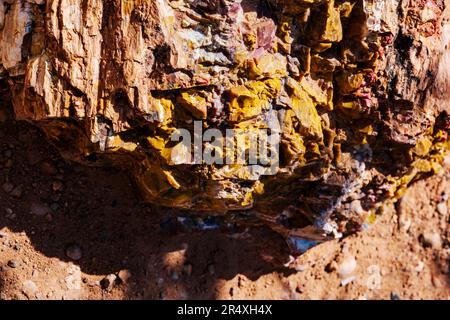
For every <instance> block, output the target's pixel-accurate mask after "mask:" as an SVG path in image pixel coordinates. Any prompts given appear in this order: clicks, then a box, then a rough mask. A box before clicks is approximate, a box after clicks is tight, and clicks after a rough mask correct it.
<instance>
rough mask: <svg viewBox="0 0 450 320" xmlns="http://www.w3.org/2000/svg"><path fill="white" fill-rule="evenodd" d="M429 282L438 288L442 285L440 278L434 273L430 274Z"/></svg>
mask: <svg viewBox="0 0 450 320" xmlns="http://www.w3.org/2000/svg"><path fill="white" fill-rule="evenodd" d="M431 283H432V284H433V286H434V287H435V288H440V287H441V286H442V282H441V280H440V279H439V277H438V276H436V275H432V276H431Z"/></svg>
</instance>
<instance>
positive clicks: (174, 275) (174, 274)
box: [170, 271, 180, 281]
mask: <svg viewBox="0 0 450 320" xmlns="http://www.w3.org/2000/svg"><path fill="white" fill-rule="evenodd" d="M170 277H171V278H172V280H173V281H178V279H180V276H179V274H178V272H176V271H173V272H172V273H171V275H170Z"/></svg>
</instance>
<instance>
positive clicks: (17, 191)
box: [11, 186, 23, 199]
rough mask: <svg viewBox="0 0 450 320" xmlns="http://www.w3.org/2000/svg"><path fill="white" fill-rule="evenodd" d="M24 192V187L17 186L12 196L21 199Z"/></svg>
mask: <svg viewBox="0 0 450 320" xmlns="http://www.w3.org/2000/svg"><path fill="white" fill-rule="evenodd" d="M22 192H23V191H22V187H20V186H17V187H15V188H14V189H13V190H12V191H11V196H12V197H14V198H16V199H19V198H20V197H21V196H22Z"/></svg>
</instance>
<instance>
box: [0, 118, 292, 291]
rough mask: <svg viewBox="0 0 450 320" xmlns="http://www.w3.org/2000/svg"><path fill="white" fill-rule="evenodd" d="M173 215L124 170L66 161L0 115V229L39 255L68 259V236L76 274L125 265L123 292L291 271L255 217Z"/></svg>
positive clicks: (280, 247) (28, 129)
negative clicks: (227, 219) (252, 222)
mask: <svg viewBox="0 0 450 320" xmlns="http://www.w3.org/2000/svg"><path fill="white" fill-rule="evenodd" d="M9 117H10V115H9ZM171 215H172V216H173V215H174V212H173V211H171V210H166V211H162V210H158V209H155V208H153V207H151V206H148V205H145V204H141V203H140V201H139V199H138V195H137V192H136V191H135V189H134V188H133V186H132V184H131V182H130V181H129V179H128V177H127V175H126V174H125V173H123V172H121V171H118V170H116V169H113V168H92V167H85V166H82V165H79V164H75V163H69V162H66V161H64V160H63V159H62V158H61V157H60V156H59V155H58V153H57V152H56V151H55V150H54V149H53V148H52V147H51V146H50V145H48V143H47V142H46V140H45V138H44V136H43V135H42V134H41V133H40V131H39V130H38V129H36V128H34V127H32V126H30V125H28V124H26V123H23V122H16V121H13V120H11V119H9V120H6V121H4V122H2V123H0V229H2V228H4V227H6V228H8V229H10V230H11V231H13V232H22V231H23V232H25V233H26V235H27V236H28V237H29V239H30V241H31V245H32V246H33V247H34V248H35V249H36V250H37V251H38V252H41V253H42V254H44V255H45V256H47V257H56V258H58V259H60V260H62V261H73V259H71V258H69V257H68V256H67V255H66V253H67V252H66V248H67V247H68V246H69V245H71V244H75V245H76V246H77V247H79V248H80V249H81V253H82V257H81V259H79V260H77V261H73V262H74V263H75V264H77V265H79V266H80V268H81V270H82V271H83V272H84V273H87V274H90V275H107V274H111V273H112V274H117V273H118V272H119V271H120V270H121V269H128V270H130V272H131V274H132V277H131V278H130V281H129V283H128V288H127V289H126V290H127V292H128V293H127V295H128V297H129V298H148V299H158V298H166V297H173V296H174V295H173V294H170V290H176V291H178V292H181V293H179V294H178V295H179V297H180V298H189V299H191V298H199V299H206V298H215V297H217V294H216V292H215V290H216V286H217V283H218V281H220V280H221V279H225V280H229V279H232V278H234V277H236V275H243V276H245V277H247V278H248V279H251V280H255V279H258V278H259V277H261V276H262V275H264V274H268V273H271V272H274V271H278V272H282V273H286V274H289V273H290V270H289V269H287V268H285V267H283V263H285V262H286V261H287V260H288V256H289V251H288V248H287V246H286V243H285V242H284V240H283V239H282V238H281V236H279V235H278V234H276V233H274V232H273V231H271V230H270V229H268V228H267V227H265V226H263V225H259V226H258V225H256V226H252V227H248V228H247V227H239V226H238V228H237V229H236V232H234V231H233V230H221V229H219V230H210V231H198V230H189V229H176V230H172V229H171V228H166V227H164V223H162V222H163V221H165V220H166V219H167V217H168V216H171ZM174 219H176V218H174ZM245 230H247V231H245ZM244 231H245V232H244ZM1 267H2V268H8V266H7V265H3V266H1ZM0 284H1V282H0ZM174 288H175V289H174ZM168 292H169V293H168ZM231 295H232V294H231ZM175 296H176V294H175Z"/></svg>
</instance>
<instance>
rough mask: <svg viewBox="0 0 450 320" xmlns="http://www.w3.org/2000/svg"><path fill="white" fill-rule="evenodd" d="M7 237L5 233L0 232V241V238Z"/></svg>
mask: <svg viewBox="0 0 450 320" xmlns="http://www.w3.org/2000/svg"><path fill="white" fill-rule="evenodd" d="M7 236H8V235H7V234H6V233H5V232H3V231H0V239H1V238H6V237H7Z"/></svg>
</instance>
